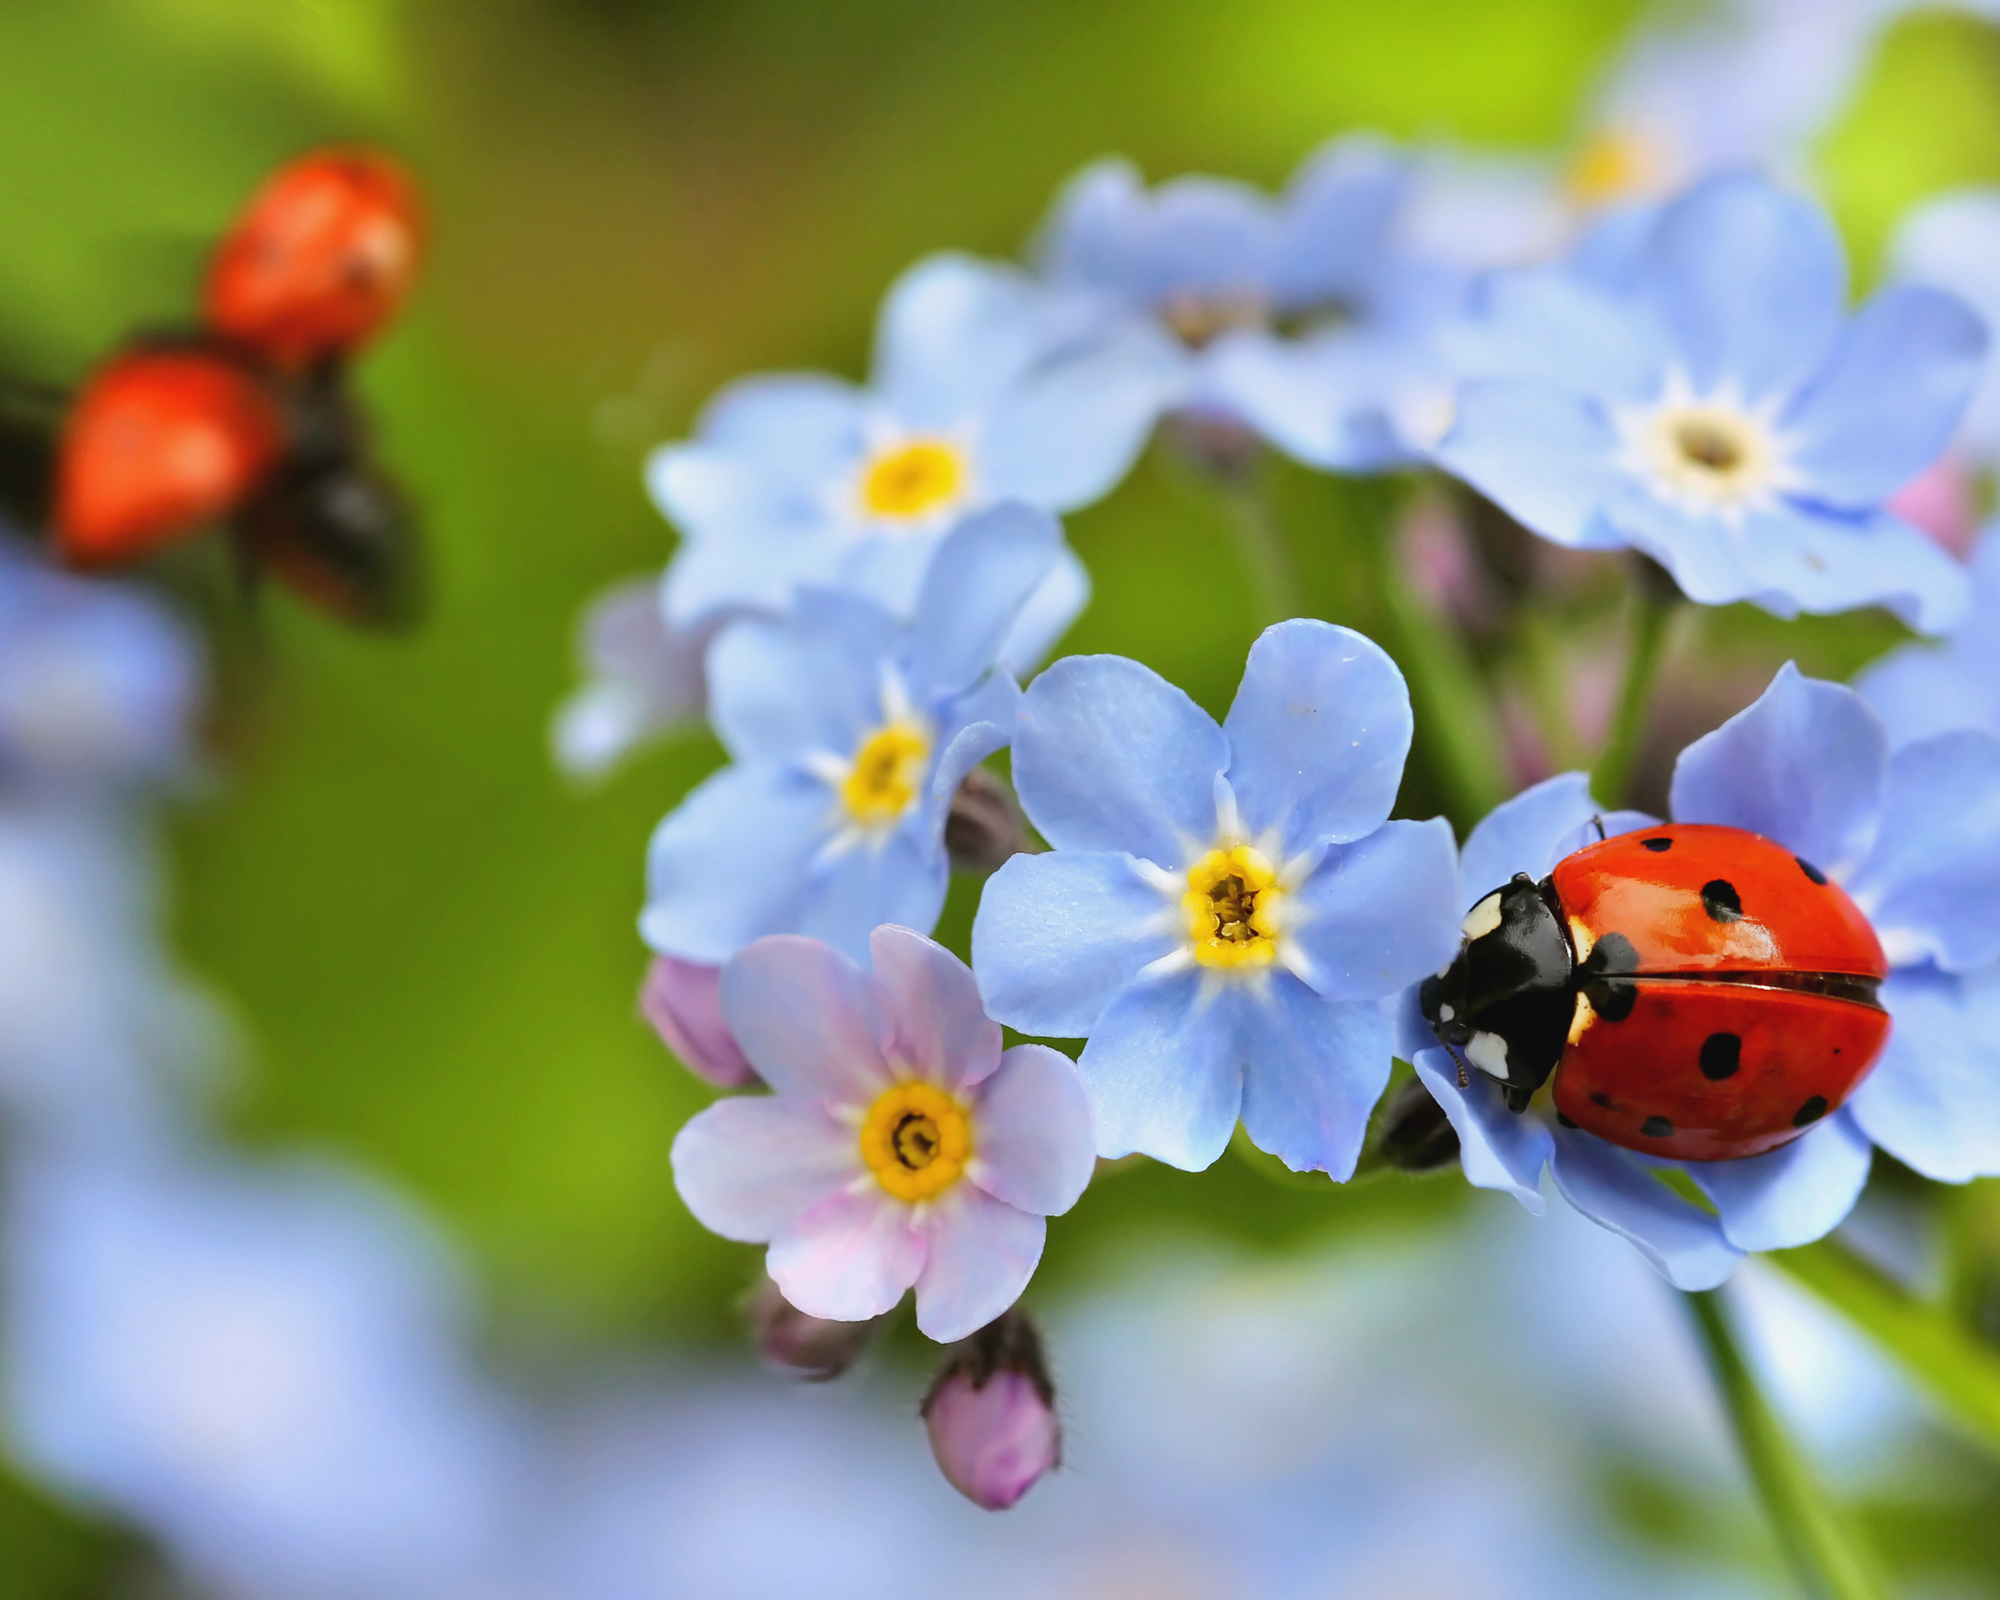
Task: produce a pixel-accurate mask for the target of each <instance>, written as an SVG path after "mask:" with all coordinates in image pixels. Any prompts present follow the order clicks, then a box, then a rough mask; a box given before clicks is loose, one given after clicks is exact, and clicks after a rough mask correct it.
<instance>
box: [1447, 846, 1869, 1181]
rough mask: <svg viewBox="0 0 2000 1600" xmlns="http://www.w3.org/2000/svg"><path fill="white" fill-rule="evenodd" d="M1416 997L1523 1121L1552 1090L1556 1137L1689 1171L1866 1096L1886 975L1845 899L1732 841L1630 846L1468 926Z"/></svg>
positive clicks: (1562, 868)
mask: <svg viewBox="0 0 2000 1600" xmlns="http://www.w3.org/2000/svg"><path fill="white" fill-rule="evenodd" d="M1462 932H1463V935H1464V942H1463V944H1462V945H1461V946H1460V948H1459V953H1458V955H1457V957H1456V959H1454V960H1453V961H1452V963H1451V965H1450V966H1448V967H1446V968H1445V970H1444V971H1443V972H1441V973H1439V974H1438V975H1437V976H1436V977H1433V978H1427V979H1425V980H1424V983H1423V986H1422V988H1421V990H1420V991H1419V994H1418V1000H1419V1004H1420V1005H1421V1007H1422V1010H1423V1014H1424V1019H1425V1020H1426V1021H1427V1022H1428V1023H1429V1024H1430V1025H1431V1029H1432V1031H1433V1032H1434V1033H1436V1035H1437V1037H1438V1040H1439V1042H1440V1043H1441V1044H1443V1045H1444V1046H1445V1047H1446V1048H1447V1049H1449V1050H1450V1051H1451V1052H1452V1053H1453V1054H1454V1055H1455V1056H1457V1057H1458V1059H1459V1061H1460V1062H1461V1071H1462V1070H1463V1065H1464V1064H1465V1063H1470V1064H1471V1065H1472V1066H1473V1067H1476V1068H1478V1069H1479V1070H1480V1071H1481V1072H1484V1073H1485V1074H1486V1075H1487V1076H1489V1077H1491V1078H1493V1079H1495V1080H1496V1081H1497V1082H1499V1083H1500V1084H1501V1086H1502V1087H1503V1088H1504V1090H1505V1092H1506V1096H1507V1104H1508V1106H1509V1107H1510V1108H1511V1109H1513V1110H1514V1111H1517V1112H1519V1111H1524V1110H1526V1109H1527V1106H1528V1103H1529V1101H1530V1099H1531V1098H1532V1097H1533V1096H1534V1095H1535V1094H1536V1092H1537V1091H1538V1090H1540V1089H1541V1087H1542V1085H1543V1084H1544V1083H1547V1082H1549V1081H1550V1079H1551V1077H1553V1082H1552V1083H1550V1090H1551V1095H1552V1098H1553V1100H1554V1102H1555V1109H1556V1112H1557V1114H1558V1116H1559V1117H1560V1118H1561V1119H1562V1120H1563V1122H1564V1123H1565V1124H1566V1125H1568V1126H1570V1127H1580V1128H1583V1129H1585V1130H1586V1131H1588V1132H1590V1133H1594V1134H1596V1135H1597V1136H1598V1137H1599V1138H1601V1139H1605V1140H1608V1141H1609V1142H1610V1143H1612V1144H1616V1145H1622V1146H1623V1147H1624V1148H1626V1149H1628V1150H1637V1151H1640V1152H1642V1153H1643V1154H1646V1155H1653V1156H1664V1157H1670V1158H1672V1159H1675V1160H1680V1161H1730V1160H1736V1159H1739V1158H1741V1157H1744V1156H1754V1155H1759V1154H1762V1153H1763V1152H1764V1151H1766V1150H1773V1149H1776V1148H1777V1147H1778V1146H1779V1145H1782V1144H1785V1143H1787V1142H1788V1141H1790V1140H1792V1139H1795V1138H1797V1137H1798V1136H1799V1135H1800V1134H1801V1133H1803V1132H1804V1131H1805V1130H1806V1129H1807V1128H1809V1127H1811V1126H1812V1125H1813V1124H1814V1123H1815V1122H1817V1121H1819V1120H1820V1118H1822V1117H1824V1116H1826V1115H1827V1114H1828V1113H1829V1112H1832V1111H1836V1110H1838V1109H1839V1108H1840V1106H1841V1105H1842V1104H1843V1103H1844V1102H1845V1101H1846V1100H1847V1097H1848V1096H1849V1095H1851V1094H1852V1093H1853V1092H1854V1090H1855V1089H1856V1088H1857V1087H1859V1085H1860V1083H1861V1080H1862V1079H1863V1078H1864V1077H1866V1076H1867V1074H1868V1071H1869V1069H1870V1068H1871V1067H1873V1066H1874V1064H1875V1059H1876V1057H1877V1056H1879V1055H1880V1054H1881V1052H1882V1047H1883V1045H1884V1044H1885V1043H1887V1041H1888V1037H1889V1016H1888V1013H1887V1012H1886V1011H1884V1010H1883V1009H1882V1006H1881V1002H1880V1001H1879V1000H1878V999H1877V998H1876V992H1877V990H1878V989H1879V988H1880V986H1881V983H1882V980H1883V979H1884V978H1885V977H1887V976H1888V973H1889V964H1888V961H1887V960H1886V958H1885V957H1884V955H1883V953H1882V946H1881V943H1880V941H1879V940H1877V938H1876V937H1875V930H1874V929H1873V928H1872V927H1870V926H1869V923H1868V919H1867V918H1866V917H1864V916H1863V915H1862V914H1861V910H1860V908H1859V907H1857V906H1856V905H1855V903H1854V902H1853V901H1852V900H1851V899H1849V898H1848V896H1847V894H1846V891H1844V890H1843V889H1841V887H1840V886H1839V885H1838V884H1835V883H1832V882H1830V881H1829V880H1828V879H1827V877H1826V875H1825V874H1824V873H1822V872H1821V871H1820V870H1819V869H1818V868H1817V867H1815V866H1813V865H1812V864H1811V863H1810V862H1807V861H1804V860H1802V859H1800V858H1799V857H1797V856H1794V855H1793V854H1792V853H1791V852H1790V851H1788V850H1786V849H1785V848H1784V847H1783V846H1782V845H1778V844H1774V843H1773V842H1772V841H1771V840H1769V839H1766V838H1763V837H1761V836H1760V835H1758V834H1754V833H1747V832H1745V831H1744V830H1742V829H1740V828H1724V827H1715V826H1710V825H1706V824H1701V825H1687V824H1673V825H1669V826H1662V827H1658V828H1654V829H1652V830H1650V831H1645V830H1642V831H1640V832H1637V833H1628V834H1621V835H1620V836H1618V837H1617V838H1614V839H1609V840H1604V841H1602V842H1600V843H1598V844H1594V845H1591V846H1589V847H1588V848H1586V849H1583V850H1579V851H1577V852H1576V853H1575V854H1574V855H1570V856H1567V857H1565V858H1564V859H1563V860H1562V861H1559V862H1558V863H1557V864H1556V867H1555V870H1554V871H1553V872H1551V873H1550V874H1549V876H1548V877H1546V878H1544V879H1543V880H1542V881H1541V882H1540V883H1536V882H1534V881H1532V880H1531V879H1530V878H1529V877H1528V875H1527V874H1526V873H1520V874H1517V875H1516V876H1515V878H1514V879H1513V881H1512V882H1510V883H1506V884H1503V885H1501V886H1500V887H1499V888H1498V889H1495V890H1494V891H1493V892H1492V893H1491V894H1488V895H1487V896H1485V897H1484V898H1483V899H1481V900H1480V901H1479V903H1478V904H1476V905H1475V906H1474V907H1473V908H1472V909H1471V911H1469V912H1467V913H1466V917H1465V923H1464V926H1463V929H1462Z"/></svg>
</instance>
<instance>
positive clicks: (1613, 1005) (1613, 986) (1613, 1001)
mask: <svg viewBox="0 0 2000 1600" xmlns="http://www.w3.org/2000/svg"><path fill="white" fill-rule="evenodd" d="M1583 992H1584V995H1585V996H1586V997H1587V998H1588V999H1589V1001H1590V1009H1591V1010H1592V1011H1595V1012H1596V1013H1597V1014H1598V1015H1599V1016H1600V1017H1602V1018H1603V1019H1604V1020H1605V1021H1606V1022H1623V1021H1624V1020H1625V1019H1626V1018H1627V1017H1629V1016H1631V1015H1632V1008H1633V1007H1634V1006H1636V1005H1637V1004H1638V1003H1639V986H1638V985H1637V984H1636V983H1634V982H1632V981H1631V980H1630V979H1629V978H1593V979H1592V980H1591V981H1590V982H1589V983H1586V984H1585V985H1584V986H1583Z"/></svg>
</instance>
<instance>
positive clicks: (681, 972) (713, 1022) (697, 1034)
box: [639, 956, 757, 1089]
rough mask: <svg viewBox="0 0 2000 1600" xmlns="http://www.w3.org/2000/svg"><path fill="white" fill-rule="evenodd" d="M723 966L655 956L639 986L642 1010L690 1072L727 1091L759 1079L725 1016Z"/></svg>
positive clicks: (640, 1008) (640, 1007)
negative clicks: (723, 1005)
mask: <svg viewBox="0 0 2000 1600" xmlns="http://www.w3.org/2000/svg"><path fill="white" fill-rule="evenodd" d="M721 987H722V969H721V968H720V967H704V966H700V965H697V964H696V963H695V962H692V961H682V960H680V959H679V958H678V957H675V956H655V957H654V958H653V964H652V965H651V966H650V967H648V968H647V969H646V981H645V982H644V983H643V984H641V985H640V986H639V1010H640V1013H641V1014H642V1015H643V1016H644V1017H645V1019H646V1020H647V1021H648V1022H650V1023H651V1024H652V1025H653V1026H654V1028H655V1029H657V1030H658V1032H659V1035H660V1037H661V1038H662V1039H664V1040H665V1041H666V1045H667V1048H668V1049H669V1050H671V1051H673V1053H674V1054H675V1055H677V1056H679V1057H680V1058H681V1060H682V1062H683V1063H684V1064H685V1065H686V1066H687V1068H688V1070H689V1071H690V1072H693V1073H695V1074H696V1075H697V1076H699V1077H703V1078H706V1079H707V1080H708V1081H709V1082H710V1083H712V1084H714V1085H716V1086H717V1087H718V1088H722V1089H741V1088H744V1087H745V1086H747V1085H749V1084H753V1083H755V1082H756V1081H757V1073H756V1069H755V1068H753V1067H752V1066H751V1065H750V1063H749V1061H747V1060H746V1059H745V1058H744V1055H743V1052H742V1050H741V1049H739V1048H738V1046H737V1043H736V1036H735V1035H734V1034H732V1033H731V1032H730V1031H729V1025H728V1024H727V1023H726V1022H724V1021H723V1020H722V1002H721Z"/></svg>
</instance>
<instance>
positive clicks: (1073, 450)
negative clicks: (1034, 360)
mask: <svg viewBox="0 0 2000 1600" xmlns="http://www.w3.org/2000/svg"><path fill="white" fill-rule="evenodd" d="M1189 382H1190V373H1189V368H1188V362H1187V358H1186V355H1185V354H1184V352H1183V351H1182V350H1181V349H1180V347H1179V346H1178V345H1176V344H1174V343H1173V342H1172V341H1171V340H1170V339H1168V337H1167V336H1166V335H1165V334H1164V333H1162V332H1161V331H1160V330H1159V329H1158V328H1157V327H1155V326H1154V325H1153V324H1152V323H1150V322H1145V321H1141V320H1140V319H1138V318H1136V317H1133V318H1124V319H1121V320H1119V321H1118V322H1116V323H1114V324H1111V325H1109V326H1107V327H1106V328H1105V329H1104V330H1103V331H1102V333H1101V334H1100V335H1099V337H1097V338H1095V339H1093V340H1091V341H1089V342H1088V343H1086V344H1083V345H1081V346H1080V347H1077V348H1073V349H1070V350H1067V351H1065V352H1063V353H1061V354H1059V355H1056V356H1052V357H1051V358H1050V359H1049V360H1047V361H1045V362H1043V363H1041V364H1040V365H1038V366H1037V367H1036V368H1035V370H1034V371H1033V372H1032V373H1029V374H1027V375H1026V376H1024V377H1023V379H1022V380H1021V381H1020V382H1019V383H1017V384H1015V385H1014V386H1012V387H1011V388H1010V389H1009V390H1008V391H1007V393H1006V394H1005V395H1004V396H1002V397H1000V398H999V400H998V401H997V402H996V403H995V405H994V406H993V409H992V411H991V412H990V414H989V415H988V416H987V419H986V425H985V428H984V430H983V432H982V433H981V435H980V440H979V464H980V471H981V474H982V477H983V479H984V483H985V487H986V489H987V491H988V492H989V493H992V494H995V495H1009V496H1015V497H1017V498H1019V499H1022V500H1026V501H1029V502H1030V503H1032V504H1034V505H1038V506H1046V507H1048V508H1049V509H1050V510H1052V511H1073V510H1077V509H1079V508H1081V507H1083V506H1087V505H1089V504H1091V503H1092V502H1093V501H1096V500H1100V499H1102V498H1103V497H1104V496H1105V495H1106V494H1109V493H1110V492H1111V490H1112V489H1113V488H1115V487H1116V486H1117V485H1118V483H1119V481H1120V480H1121V479H1123V478H1124V476H1125V474H1126V473H1127V472H1129V471H1130V470H1131V467H1132V463H1133V461H1134V460H1136V459H1137V457H1138V454H1139V452H1140V451H1141V450H1142V449H1143V448H1145V444H1146V440H1147V439H1148V437H1150V435H1151V434H1152V431H1153V424H1154V423H1155V422H1156V421H1158V420H1159V416H1160V413H1161V412H1162V411H1164V410H1166V409H1167V408H1168V407H1169V406H1171V405H1175V404H1177V403H1179V401H1180V400H1181V399H1182V398H1183V397H1184V396H1185V395H1186V393H1187V391H1188V386H1189Z"/></svg>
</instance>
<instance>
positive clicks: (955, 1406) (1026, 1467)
mask: <svg viewBox="0 0 2000 1600" xmlns="http://www.w3.org/2000/svg"><path fill="white" fill-rule="evenodd" d="M923 1415H924V1426H925V1427H926V1428H927V1429H928V1430H929V1431H930V1436H931V1454H932V1455H934V1456H935V1457H936V1458H937V1464H938V1470H939V1471H940V1472H942V1473H943V1474H944V1475H945V1478H946V1479H947V1481H949V1482H950V1484H951V1486H952V1487H953V1488H954V1489H956V1490H958V1492H959V1493H960V1494H962V1495H964V1496H965V1497H966V1499H968V1500H970V1501H971V1502H972V1503H973V1504H974V1505H978V1506H984V1507H985V1508H986V1509H987V1510H988V1511H1005V1510H1006V1509H1007V1508H1008V1507H1009V1506H1011V1505H1013V1504H1014V1502H1015V1501H1017V1500H1019V1499H1020V1498H1021V1496H1022V1495H1024V1494H1026V1493H1027V1492H1028V1490H1029V1489H1030V1488H1031V1487H1032V1486H1033V1485H1034V1482H1035V1480H1036V1479H1037V1478H1039V1477H1041V1475H1042V1474H1043V1473H1045V1472H1047V1471H1048V1470H1049V1469H1050V1468H1051V1467H1053V1466H1055V1465H1056V1464H1057V1463H1058V1462H1059V1461H1060V1460H1061V1458H1062V1424H1061V1423H1060V1422H1059V1421H1058V1420H1057V1418H1056V1394H1055V1388H1054V1386H1053V1385H1052V1384H1051V1383H1050V1382H1049V1374H1048V1368H1047V1367H1046V1366H1045V1365H1044V1363H1043V1361H1042V1341H1041V1337H1040V1335H1038V1334H1037V1333H1036V1332H1035V1326H1034V1324H1033V1323H1031V1322H1030V1321H1029V1320H1028V1319H1027V1318H1026V1317H1025V1316H1024V1315H1022V1314H1021V1313H1020V1312H1019V1311H1009V1312H1006V1313H1004V1314H1003V1315H1002V1316H1000V1317H999V1318H998V1319H997V1320H995V1321H993V1322H990V1323H988V1324H987V1325H986V1326H985V1327H983V1328H981V1329H980V1330H979V1332H977V1333H975V1334H974V1335H973V1336H972V1337H971V1338H970V1339H967V1340H965V1341H964V1342H963V1343H961V1344H960V1345H958V1346H957V1347H956V1348H955V1349H954V1350H953V1351H952V1353H951V1356H950V1358H949V1359H948V1360H947V1361H946V1362H945V1365H944V1370H943V1371H941V1372H940V1373H939V1374H938V1376H937V1380H936V1381H935V1382H934V1383H933V1384H932V1385H931V1392H930V1393H929V1394H928V1395H926V1396H925V1397H924V1407H923Z"/></svg>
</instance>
